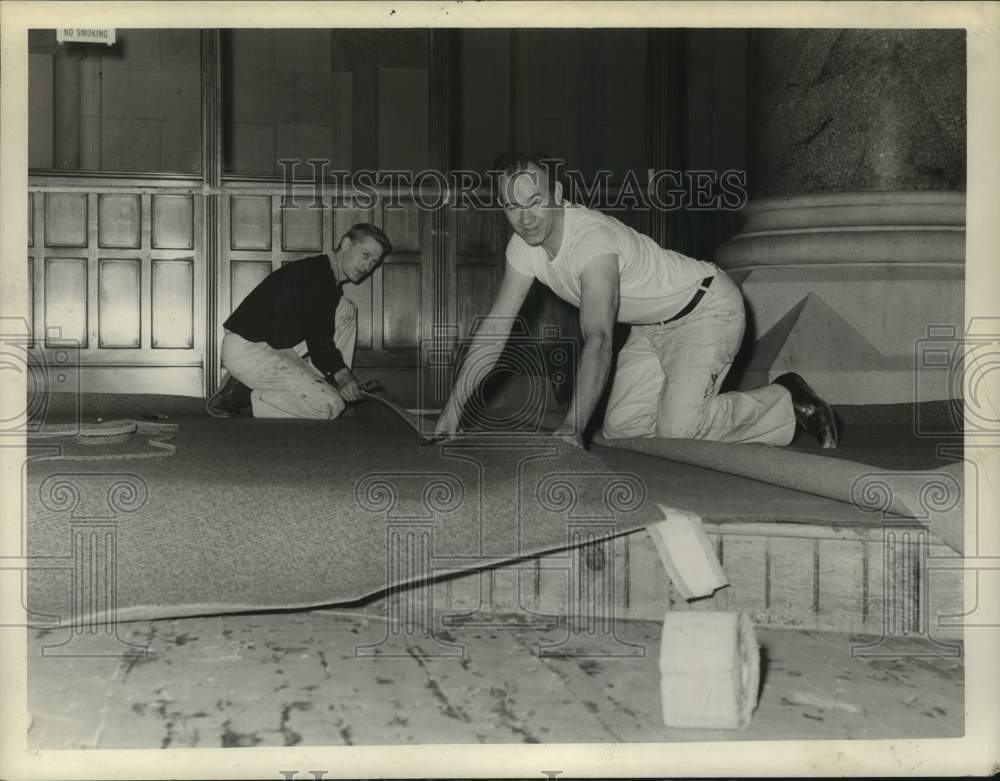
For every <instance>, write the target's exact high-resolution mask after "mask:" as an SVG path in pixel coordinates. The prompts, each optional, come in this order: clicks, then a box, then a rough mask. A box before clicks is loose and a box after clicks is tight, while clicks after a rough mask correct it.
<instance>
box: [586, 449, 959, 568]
mask: <svg viewBox="0 0 1000 781" xmlns="http://www.w3.org/2000/svg"><path fill="white" fill-rule="evenodd" d="M594 444H597V445H600V446H601V447H608V448H615V449H619V450H631V451H634V452H636V453H642V454H644V455H649V456H655V457H657V458H663V459H667V460H670V461H679V462H681V463H685V464H691V465H693V466H699V467H704V468H706V469H713V470H715V471H717V472H725V473H727V474H732V475H736V476H738V477H746V478H749V479H751V480H757V481H759V482H763V483H768V484H770V485H776V486H779V487H781V488H789V489H791V490H794V491H802V492H805V493H811V494H815V495H817V496H824V497H826V498H828V499H834V500H837V501H841V502H846V503H848V504H852V505H854V506H856V507H858V508H860V509H862V510H866V511H868V512H871V513H873V514H874V513H878V514H879V515H880V517H884V516H885V515H887V514H893V515H896V516H900V517H902V518H910V519H913V520H915V521H917V522H919V523H922V524H925V525H927V526H928V527H929V530H930V532H931V533H932V534H934V535H935V536H936V537H938V538H939V539H940V540H941V541H942V542H944V544H946V545H947V546H948V547H950V548H952V549H953V550H955V551H956V552H958V553H962V552H963V550H964V547H965V546H964V513H963V501H962V493H963V491H962V486H963V472H964V462H956V463H954V464H948V465H947V466H944V467H940V468H938V469H929V470H910V471H902V470H899V471H894V470H889V469H885V468H882V467H876V466H872V465H870V464H863V463H859V462H856V461H847V460H844V459H838V458H828V457H826V456H819V455H813V454H810V453H802V452H799V451H795V450H787V449H784V448H779V447H773V446H771V445H764V444H757V443H752V444H731V443H727V442H710V441H707V440H697V439H668V438H660V437H628V438H623V439H607V438H605V437H603V436H600V435H598V436H596V437H594Z"/></svg>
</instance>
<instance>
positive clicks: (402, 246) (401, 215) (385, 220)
mask: <svg viewBox="0 0 1000 781" xmlns="http://www.w3.org/2000/svg"><path fill="white" fill-rule="evenodd" d="M426 216H427V215H426V213H425V212H424V211H422V210H421V208H420V207H419V205H418V204H417V203H416V202H414V201H410V200H407V201H403V203H402V206H401V207H400V208H389V207H388V205H386V204H383V207H382V230H384V231H385V234H386V235H387V236H388V237H389V241H391V242H392V252H393V255H398V254H401V253H420V252H422V251H423V250H424V246H423V231H422V225H423V220H424V218H425V217H426Z"/></svg>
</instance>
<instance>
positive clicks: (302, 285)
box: [223, 255, 345, 379]
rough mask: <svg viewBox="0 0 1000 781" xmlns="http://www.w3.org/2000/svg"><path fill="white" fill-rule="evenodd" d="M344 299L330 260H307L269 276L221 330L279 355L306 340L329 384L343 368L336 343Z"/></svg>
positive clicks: (325, 258) (317, 366) (284, 267)
mask: <svg viewBox="0 0 1000 781" xmlns="http://www.w3.org/2000/svg"><path fill="white" fill-rule="evenodd" d="M341 295H342V294H341V290H340V285H338V284H337V279H336V277H334V275H333V269H332V268H331V267H330V259H329V258H328V257H327V256H326V255H315V256H313V257H311V258H303V259H302V260H296V261H293V262H291V263H288V264H286V265H284V266H282V267H281V268H279V269H278V270H277V271H273V272H271V274H269V275H268V276H267V277H266V278H265V279H263V280H262V281H261V283H260V284H259V285H257V287H255V288H254V289H253V290H252V291H251V292H250V294H249V295H248V296H247V297H246V298H244V299H243V302H242V303H241V304H240V305H239V306H238V307H237V308H236V311H235V312H233V313H232V314H231V315H230V316H229V319H228V320H226V322H225V323H223V325H224V327H225V328H226V329H227V330H229V331H232V332H233V333H236V334H239V335H240V336H242V337H243V338H244V339H246V340H248V341H251V342H267V343H268V344H269V345H271V347H274V348H275V349H279V350H280V349H284V348H288V347H294V346H295V345H297V344H298V343H299V342H301V341H302V340H305V342H306V345H307V346H308V348H309V359H310V360H311V361H312V362H313V365H314V366H315V367H316V368H317V369H319V370H320V371H321V372H323V374H324V376H326V377H327V378H328V379H330V378H332V375H334V374H335V373H337V372H338V371H340V370H341V369H343V368H345V364H344V357H343V356H342V355H341V354H340V350H338V349H337V348H336V346H335V345H334V343H333V332H334V329H335V327H336V321H335V319H334V313H335V312H336V311H337V304H338V303H339V302H340V296H341Z"/></svg>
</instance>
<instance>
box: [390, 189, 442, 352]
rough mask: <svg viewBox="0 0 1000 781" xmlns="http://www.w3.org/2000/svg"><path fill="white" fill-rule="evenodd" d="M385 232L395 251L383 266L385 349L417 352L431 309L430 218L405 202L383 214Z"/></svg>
mask: <svg viewBox="0 0 1000 781" xmlns="http://www.w3.org/2000/svg"><path fill="white" fill-rule="evenodd" d="M381 214H382V229H383V230H384V231H385V232H386V235H388V236H389V237H390V241H391V242H392V246H393V251H392V254H390V255H389V257H387V258H386V259H385V261H384V262H383V264H382V266H381V269H380V270H381V272H382V278H381V284H378V282H377V283H376V285H377V287H378V288H380V289H381V293H382V302H381V307H379V308H377V309H376V311H377V312H380V314H381V318H380V319H381V321H382V348H383V349H385V350H399V349H405V350H415V349H417V348H419V346H420V340H421V339H422V338H423V337H424V336H425V333H424V332H425V330H427V322H428V320H429V319H430V318H431V317H432V314H431V312H429V311H427V310H428V309H429V307H430V306H432V297H433V289H432V287H431V284H430V283H431V282H432V280H430V279H429V276H430V274H429V273H428V265H429V259H428V255H429V251H430V247H429V241H428V240H427V238H428V237H427V236H426V235H425V227H426V225H427V222H428V221H429V218H430V216H431V215H429V214H427V213H426V212H425V211H423V210H422V209H421V208H420V207H419V205H418V204H417V203H415V202H414V201H410V200H407V201H404V202H403V207H402V208H401V209H390V208H388V207H387V206H386V205H385V204H383V208H382V210H381Z"/></svg>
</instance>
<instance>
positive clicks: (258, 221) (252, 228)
mask: <svg viewBox="0 0 1000 781" xmlns="http://www.w3.org/2000/svg"><path fill="white" fill-rule="evenodd" d="M271 200H272V199H271V196H269V195H231V196H229V224H230V233H229V238H230V243H229V249H231V250H238V249H248V250H267V251H270V250H271V247H272V246H273V236H272V229H271V224H272V207H271Z"/></svg>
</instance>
